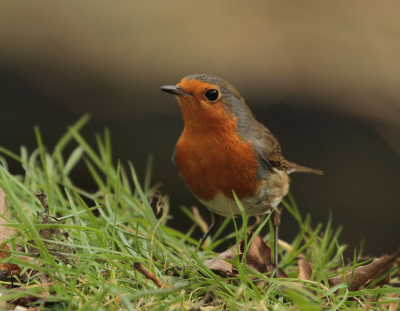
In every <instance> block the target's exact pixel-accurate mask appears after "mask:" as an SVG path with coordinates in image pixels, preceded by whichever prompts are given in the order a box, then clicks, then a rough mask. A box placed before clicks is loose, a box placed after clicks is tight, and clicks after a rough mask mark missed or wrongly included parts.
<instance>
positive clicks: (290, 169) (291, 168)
mask: <svg viewBox="0 0 400 311" xmlns="http://www.w3.org/2000/svg"><path fill="white" fill-rule="evenodd" d="M282 164H283V167H285V169H286V172H287V173H288V174H290V173H297V172H299V173H314V174H318V175H323V174H324V172H323V171H320V170H315V169H313V168H309V167H305V166H301V165H298V164H296V163H293V162H289V161H286V160H283V163H282Z"/></svg>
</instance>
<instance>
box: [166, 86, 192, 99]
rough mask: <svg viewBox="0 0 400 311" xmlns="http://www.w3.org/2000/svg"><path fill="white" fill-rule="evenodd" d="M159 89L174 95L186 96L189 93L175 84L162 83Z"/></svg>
mask: <svg viewBox="0 0 400 311" xmlns="http://www.w3.org/2000/svg"><path fill="white" fill-rule="evenodd" d="M160 90H161V91H164V92H167V93H171V94H174V95H176V96H182V97H184V96H188V95H189V94H188V93H186V92H185V91H184V90H183V88H181V87H180V86H177V85H164V86H162V87H160Z"/></svg>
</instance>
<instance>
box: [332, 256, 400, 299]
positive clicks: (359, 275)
mask: <svg viewBox="0 0 400 311" xmlns="http://www.w3.org/2000/svg"><path fill="white" fill-rule="evenodd" d="M399 254H400V249H399V250H398V251H397V252H396V253H395V254H393V255H392V256H388V255H383V256H382V257H380V258H375V259H374V260H373V261H372V262H371V263H370V264H368V265H366V266H359V267H357V268H355V270H354V277H353V281H352V283H351V284H350V286H349V291H356V290H358V289H360V288H361V287H365V286H367V285H369V284H371V283H372V282H373V281H374V280H376V279H377V278H379V277H380V276H381V275H382V274H384V273H385V272H387V271H388V270H389V269H390V268H391V267H392V266H393V264H394V262H395V260H396V257H397V256H399ZM351 275H352V271H351V270H349V271H348V272H347V273H346V280H347V281H348V282H349V281H350V280H351ZM387 282H390V276H389V277H386V278H385V279H384V280H382V281H381V282H379V284H387ZM328 283H329V285H330V286H331V287H333V286H336V285H338V284H342V283H344V277H343V275H338V276H336V277H333V278H330V279H328ZM376 285H378V284H376Z"/></svg>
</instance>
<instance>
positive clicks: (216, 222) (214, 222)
mask: <svg viewBox="0 0 400 311" xmlns="http://www.w3.org/2000/svg"><path fill="white" fill-rule="evenodd" d="M211 221H212V222H211V225H210V227H209V228H208V230H207V232H206V233H205V234H204V235H203V237H202V239H201V242H200V246H199V249H200V248H201V247H202V246H203V244H204V242H205V241H206V239H207V238H208V236H209V235H210V234H211V232H213V231H214V229H215V228H216V227H218V225H219V224H220V222H221V221H222V216H221V215H218V214H215V213H214V212H211Z"/></svg>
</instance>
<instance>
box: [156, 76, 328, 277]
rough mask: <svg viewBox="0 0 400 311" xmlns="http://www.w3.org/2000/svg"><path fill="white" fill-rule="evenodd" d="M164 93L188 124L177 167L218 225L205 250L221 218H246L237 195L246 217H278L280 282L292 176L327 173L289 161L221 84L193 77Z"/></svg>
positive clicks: (225, 84)
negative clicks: (283, 207)
mask: <svg viewBox="0 0 400 311" xmlns="http://www.w3.org/2000/svg"><path fill="white" fill-rule="evenodd" d="M160 89H161V90H162V91H164V92H167V93H171V94H173V95H175V96H176V97H177V99H178V102H179V105H180V107H181V112H182V116H183V121H184V124H185V126H184V129H183V132H182V135H181V137H180V138H179V140H178V143H177V144H176V147H175V150H174V152H173V155H172V161H173V163H174V165H175V166H176V168H177V169H178V171H179V174H180V176H181V177H182V178H183V179H184V181H185V183H186V185H187V186H188V188H189V189H190V191H191V192H192V193H193V194H194V195H195V197H196V198H197V199H198V200H199V201H200V202H201V203H202V204H204V205H205V206H206V207H207V208H208V209H209V210H210V211H211V218H212V223H211V225H210V227H209V229H208V231H207V232H206V233H205V234H204V236H203V238H202V240H201V242H200V247H201V246H202V245H203V243H204V241H205V240H206V239H207V237H208V236H209V235H210V233H211V232H212V231H213V229H214V228H215V227H216V226H217V225H218V224H219V223H220V222H221V220H222V217H221V216H225V217H231V215H232V213H233V214H234V215H238V214H240V210H239V207H238V205H237V204H236V201H235V199H234V195H233V192H235V194H236V196H237V197H238V199H239V200H240V202H241V204H242V205H243V208H244V211H245V212H246V215H248V216H256V215H262V214H266V213H270V212H272V213H273V214H272V215H271V216H272V217H271V219H272V222H273V226H274V233H275V234H274V238H275V243H274V244H275V277H277V274H278V248H277V247H278V227H279V223H280V212H279V211H278V204H279V203H280V202H281V200H282V198H283V197H284V196H285V195H286V194H287V192H288V190H289V176H288V174H290V173H293V172H308V173H316V174H322V171H319V170H314V169H311V168H307V167H304V166H300V165H297V164H295V163H292V162H289V161H287V160H285V158H284V157H283V156H282V154H281V146H280V145H279V142H278V140H277V139H276V138H275V137H274V136H273V135H272V133H271V132H270V131H269V130H268V129H267V128H266V127H265V126H264V125H262V124H261V123H259V122H258V121H257V120H256V119H255V118H254V116H253V114H252V113H251V111H250V109H249V107H247V105H246V103H245V101H244V99H243V98H242V97H241V96H240V94H239V92H238V91H237V90H236V89H235V88H234V87H233V86H232V85H231V84H229V83H228V82H226V81H224V80H222V79H221V78H218V77H215V76H212V75H206V74H196V75H190V76H187V77H185V78H183V79H182V80H181V81H180V82H179V84H177V85H166V86H163V87H161V88H160ZM231 211H232V212H231Z"/></svg>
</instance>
